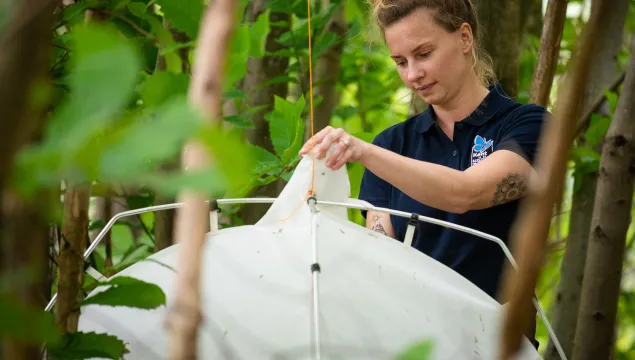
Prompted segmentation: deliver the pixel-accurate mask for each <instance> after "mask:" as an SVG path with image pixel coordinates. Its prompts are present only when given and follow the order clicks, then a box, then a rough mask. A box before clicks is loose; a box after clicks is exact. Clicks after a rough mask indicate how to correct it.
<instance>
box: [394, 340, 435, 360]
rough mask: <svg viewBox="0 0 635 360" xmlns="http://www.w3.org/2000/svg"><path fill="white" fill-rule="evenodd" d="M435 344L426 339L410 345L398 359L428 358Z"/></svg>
mask: <svg viewBox="0 0 635 360" xmlns="http://www.w3.org/2000/svg"><path fill="white" fill-rule="evenodd" d="M433 348H434V347H433V344H432V342H431V341H429V340H426V341H422V342H419V343H416V344H414V345H412V346H410V347H408V348H407V349H406V350H405V351H403V352H402V353H401V354H399V355H398V356H397V358H396V360H428V359H430V358H431V354H432V349H433Z"/></svg>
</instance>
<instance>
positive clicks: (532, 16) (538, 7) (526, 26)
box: [520, 0, 544, 39]
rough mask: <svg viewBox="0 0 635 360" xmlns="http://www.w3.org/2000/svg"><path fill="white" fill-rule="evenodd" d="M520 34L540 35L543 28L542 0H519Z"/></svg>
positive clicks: (522, 36)
mask: <svg viewBox="0 0 635 360" xmlns="http://www.w3.org/2000/svg"><path fill="white" fill-rule="evenodd" d="M520 13H521V16H520V36H521V39H522V38H524V37H525V35H526V34H529V35H533V36H535V37H537V38H540V37H541V34H542V30H543V28H544V21H543V18H542V0H521V2H520Z"/></svg>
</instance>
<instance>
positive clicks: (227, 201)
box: [44, 198, 276, 311]
mask: <svg viewBox="0 0 635 360" xmlns="http://www.w3.org/2000/svg"><path fill="white" fill-rule="evenodd" d="M275 200H276V199H275V198H238V199H221V200H216V202H217V203H218V204H262V203H273V202H274V201H275ZM180 207H183V203H182V202H180V203H172V204H164V205H155V206H149V207H145V208H140V209H134V210H128V211H123V212H120V213H118V214H115V216H113V217H112V218H111V219H110V221H108V223H107V224H106V226H104V228H103V229H101V231H100V232H99V234H98V235H97V237H96V238H95V240H93V242H92V243H91V244H90V246H89V247H88V249H86V251H85V252H84V260H86V259H87V258H88V257H89V256H90V254H92V253H93V251H95V249H96V248H97V246H98V245H99V244H100V243H101V241H102V240H103V238H104V237H105V236H106V234H107V233H108V231H110V229H111V228H112V227H113V225H114V224H115V222H116V221H117V220H119V219H121V218H124V217H128V216H133V215H139V214H143V213H147V212H151V211H162V210H169V209H177V208H180ZM56 301H57V293H55V295H53V297H52V298H51V300H50V301H49V303H48V304H47V305H46V308H45V309H44V311H50V310H51V309H52V308H53V305H55V302H56Z"/></svg>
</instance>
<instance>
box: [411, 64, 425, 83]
mask: <svg viewBox="0 0 635 360" xmlns="http://www.w3.org/2000/svg"><path fill="white" fill-rule="evenodd" d="M422 77H423V71H422V70H421V69H419V68H418V67H417V66H416V65H410V66H408V81H410V82H414V81H417V80H418V79H420V78H422Z"/></svg>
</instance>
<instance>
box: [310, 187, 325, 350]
mask: <svg viewBox="0 0 635 360" xmlns="http://www.w3.org/2000/svg"><path fill="white" fill-rule="evenodd" d="M307 203H308V204H309V207H310V208H311V246H312V249H313V262H312V263H311V275H312V279H313V335H314V337H315V359H316V360H320V359H321V358H322V355H321V351H320V350H321V347H322V345H321V341H320V339H321V337H320V302H319V300H320V296H319V286H318V285H319V284H318V280H319V274H320V263H319V262H318V246H317V237H318V235H317V234H318V226H317V220H318V211H317V206H316V204H317V199H316V198H315V196H310V197H309V198H308V199H307Z"/></svg>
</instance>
